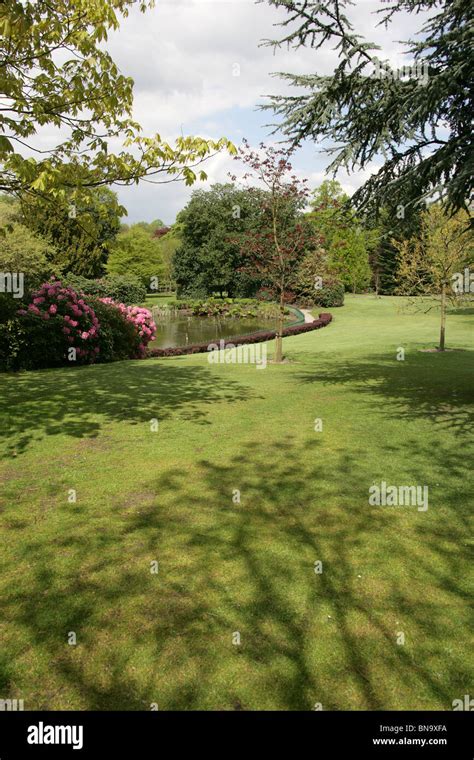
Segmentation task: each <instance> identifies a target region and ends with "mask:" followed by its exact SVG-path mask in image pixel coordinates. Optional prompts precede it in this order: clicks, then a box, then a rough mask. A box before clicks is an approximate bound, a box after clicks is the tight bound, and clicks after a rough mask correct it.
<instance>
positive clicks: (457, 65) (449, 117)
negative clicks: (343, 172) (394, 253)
mask: <svg viewBox="0 0 474 760" xmlns="http://www.w3.org/2000/svg"><path fill="white" fill-rule="evenodd" d="M268 2H269V4H270V5H272V6H276V7H277V8H279V9H280V8H282V9H284V10H285V11H286V12H287V14H288V16H287V17H286V18H285V20H284V21H283V22H282V23H281V25H282V26H284V27H285V30H287V33H286V34H285V35H284V37H283V38H282V39H280V40H276V41H270V40H269V41H267V44H269V45H272V46H280V45H283V44H285V45H288V46H294V47H295V48H298V47H301V46H310V47H312V48H314V49H315V50H316V51H318V50H326V49H327V48H329V49H334V50H336V51H337V54H338V64H337V66H336V69H335V71H334V73H333V74H332V75H329V76H326V75H322V74H320V73H319V74H308V75H303V74H298V75H297V74H281V76H282V77H284V78H285V79H286V80H288V81H289V82H290V83H291V85H294V86H296V87H297V88H300V91H301V89H303V90H306V92H303V93H302V94H296V95H295V94H294V93H293V92H292V93H291V95H280V96H274V97H272V99H271V100H272V102H271V104H270V105H266V106H264V107H267V108H273V109H274V111H275V112H276V113H277V114H278V115H280V116H282V117H283V124H282V125H281V128H282V129H283V131H284V133H285V134H286V135H287V136H288V137H289V139H290V140H291V142H292V144H299V143H301V141H303V140H304V139H307V138H311V139H313V140H314V141H315V142H316V143H317V144H320V143H321V141H322V140H324V139H328V140H329V141H330V144H329V145H328V148H327V149H328V151H329V152H330V153H331V154H333V155H334V158H333V160H332V163H331V166H330V169H331V170H334V171H336V170H337V169H338V168H340V167H343V168H346V169H348V170H353V169H354V168H361V169H364V168H366V167H368V166H369V165H370V164H371V163H372V162H373V161H374V159H376V158H377V159H381V160H382V162H383V163H382V167H381V168H380V169H379V170H378V172H377V173H376V174H374V175H372V176H371V177H370V178H369V179H368V180H367V182H366V183H365V184H364V185H363V186H362V187H361V188H360V189H359V190H358V191H357V192H356V193H355V195H354V196H353V200H354V202H355V203H356V204H357V206H358V207H363V206H366V205H369V204H372V205H375V206H377V205H384V204H386V203H391V202H393V201H394V199H397V203H400V204H404V205H406V206H407V205H408V204H412V205H414V204H415V203H416V202H419V201H420V199H423V198H424V197H426V196H427V195H430V194H431V193H432V192H433V190H435V189H437V188H440V189H441V190H442V192H443V194H444V195H445V196H446V200H447V203H448V206H449V208H450V210H455V209H459V208H462V207H464V206H465V204H466V202H467V199H468V198H469V197H470V194H471V192H472V187H473V179H472V178H473V171H472V166H473V164H472V161H473V157H472V126H471V119H472V112H473V103H472V86H471V78H472V69H473V63H474V45H473V44H472V29H471V27H472V2H471V1H470V0H456V1H455V2H453V1H451V0H439V2H435V1H434V0H394V2H391V3H390V4H389V5H388V6H387V5H386V4H385V3H384V2H382V1H381V2H380V8H379V10H378V14H379V17H378V18H379V19H380V23H384V24H385V25H386V27H387V28H390V22H391V21H392V19H393V18H394V16H396V14H397V13H399V12H408V13H410V14H411V19H412V24H413V26H415V24H416V21H417V20H418V18H423V12H426V11H429V12H431V13H430V15H429V17H428V19H427V20H425V21H424V22H423V23H421V24H420V23H419V28H418V30H417V34H416V36H415V37H414V38H412V39H409V40H407V41H406V43H405V53H407V54H408V55H409V56H410V58H411V61H410V63H411V66H409V67H407V66H405V67H404V68H403V70H396V69H394V68H392V67H391V66H390V65H389V63H388V61H380V60H379V59H378V57H377V54H378V51H379V50H380V48H379V46H377V45H375V44H373V43H371V42H370V41H368V40H366V39H364V36H363V35H361V34H357V33H356V31H355V29H354V26H353V23H352V22H351V20H350V19H349V17H348V15H347V14H348V13H350V6H353V5H354V3H353V2H352V1H351V0H327V1H326V2H324V3H321V2H320V1H319V0H268ZM354 17H355V18H357V16H356V14H354Z"/></svg>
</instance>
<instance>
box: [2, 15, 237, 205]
mask: <svg viewBox="0 0 474 760" xmlns="http://www.w3.org/2000/svg"><path fill="white" fill-rule="evenodd" d="M152 5H153V0H138V1H137V0H77V1H76V2H71V0H55V2H54V3H53V2H44V0H38V1H35V0H25V1H22V2H19V0H3V2H2V3H0V59H1V64H0V91H1V93H2V96H3V98H2V108H1V109H0V190H3V191H5V192H8V193H15V194H23V193H25V192H29V193H38V194H43V195H44V194H46V195H49V196H50V197H52V198H53V199H56V198H60V199H62V200H68V201H71V202H76V203H77V205H80V202H82V201H83V200H84V198H81V197H80V195H81V193H82V194H86V195H87V193H86V191H87V188H91V187H97V186H99V185H104V184H105V185H108V184H111V183H113V182H115V183H119V184H125V185H127V184H132V183H136V182H138V181H139V180H140V179H141V178H143V177H147V178H148V181H153V180H152V179H150V178H152V177H156V176H157V175H160V174H163V173H164V174H167V175H168V176H167V181H174V180H178V179H183V180H184V181H185V182H186V183H187V184H192V183H193V182H194V181H195V180H196V179H197V176H198V175H197V173H196V172H197V167H198V166H199V165H200V164H201V163H202V162H203V161H204V160H205V159H206V158H208V157H209V156H210V155H212V154H213V153H215V152H216V151H219V150H221V149H223V148H227V149H228V150H229V151H230V152H233V153H235V148H234V147H233V146H232V144H231V143H230V142H229V141H228V140H226V139H224V138H222V139H220V140H218V141H215V140H204V139H202V138H200V137H192V136H188V137H179V138H178V139H177V140H176V142H175V145H174V146H172V145H170V144H169V143H167V142H165V141H163V140H162V139H161V137H160V135H159V134H156V135H154V136H153V137H146V136H144V135H142V134H141V133H140V125H139V124H137V122H136V121H134V120H133V118H132V107H133V80H132V79H131V78H130V77H126V76H124V75H122V74H120V72H119V70H118V68H117V66H116V64H115V63H114V61H113V60H112V58H111V56H110V54H109V53H108V52H107V50H106V49H105V46H104V42H105V41H106V40H107V35H108V32H109V30H111V29H112V30H115V29H117V28H118V27H119V23H120V16H122V17H123V16H127V15H128V13H129V10H130V8H132V7H134V6H135V7H139V8H140V10H141V11H145V10H146V8H147V7H150V6H152ZM44 126H50V127H55V128H58V129H59V130H61V131H60V135H61V142H59V143H58V144H57V145H56V146H55V147H54V148H52V150H50V151H48V150H44V149H43V146H42V144H41V142H40V141H39V140H37V139H35V138H36V136H37V133H38V130H39V129H40V128H41V127H44ZM112 139H114V140H117V139H118V140H121V141H122V144H123V149H122V150H121V151H120V152H119V153H116V154H114V153H112V152H109V143H110V141H111V140H112ZM25 149H27V151H28V152H29V153H30V155H29V156H28V154H26V155H25ZM31 152H33V153H34V157H32V156H31ZM199 176H200V177H201V178H205V176H206V175H205V172H203V171H200V172H199ZM86 200H87V199H86Z"/></svg>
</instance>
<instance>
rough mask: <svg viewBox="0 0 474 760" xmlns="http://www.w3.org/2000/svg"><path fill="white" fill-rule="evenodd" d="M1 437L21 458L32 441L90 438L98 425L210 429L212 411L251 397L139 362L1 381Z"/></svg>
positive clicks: (199, 373)
mask: <svg viewBox="0 0 474 760" xmlns="http://www.w3.org/2000/svg"><path fill="white" fill-rule="evenodd" d="M0 383H1V387H2V393H1V398H0V417H1V418H2V420H3V424H2V431H1V434H0V436H1V437H2V438H3V439H4V440H5V439H6V441H7V446H8V448H7V452H10V453H11V452H12V451H15V452H16V453H17V454H18V453H21V452H23V451H24V450H25V449H26V448H27V447H28V445H29V444H30V443H31V441H32V440H34V439H40V440H41V439H42V438H44V437H46V436H54V435H64V434H67V435H69V436H71V437H73V438H95V437H97V436H98V435H99V433H100V430H101V428H102V427H103V425H106V424H108V423H110V422H115V421H119V422H123V421H129V422H130V424H131V425H137V424H140V423H141V422H145V421H149V420H150V419H152V418H154V417H156V418H158V419H160V420H163V419H166V418H168V417H170V416H171V415H178V416H182V417H184V418H185V419H186V420H189V421H191V422H194V423H197V424H201V425H204V424H207V421H206V409H205V407H206V406H208V405H209V404H214V403H217V402H229V403H232V402H233V401H240V400H245V399H247V398H248V397H249V394H250V391H249V389H248V388H247V387H244V386H243V385H241V384H239V383H238V382H236V381H235V380H233V379H230V378H228V377H226V378H223V377H222V376H218V375H217V374H216V373H214V374H213V373H211V371H210V370H209V369H208V368H206V367H200V366H189V364H188V365H187V366H186V363H185V362H184V361H183V362H182V363H181V362H179V361H178V362H177V363H173V365H171V364H170V363H168V362H166V361H163V362H158V361H156V362H154V363H153V364H151V363H146V364H144V363H142V362H139V361H130V362H117V363H114V364H108V365H96V366H88V367H78V368H75V369H59V370H58V369H55V370H46V371H39V372H28V373H20V374H18V375H4V376H2V377H1V378H0Z"/></svg>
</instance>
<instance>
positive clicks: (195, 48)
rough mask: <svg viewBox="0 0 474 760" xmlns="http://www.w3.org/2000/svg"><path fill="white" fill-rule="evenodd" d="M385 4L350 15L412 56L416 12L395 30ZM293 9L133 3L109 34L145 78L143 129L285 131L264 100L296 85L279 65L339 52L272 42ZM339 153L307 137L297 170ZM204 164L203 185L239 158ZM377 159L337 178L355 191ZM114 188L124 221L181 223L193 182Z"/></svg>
mask: <svg viewBox="0 0 474 760" xmlns="http://www.w3.org/2000/svg"><path fill="white" fill-rule="evenodd" d="M380 7H381V3H380V2H373V1H372V0H356V2H355V5H354V7H353V9H352V10H351V12H350V14H349V15H350V16H351V18H352V19H353V23H354V25H355V29H356V31H357V32H359V33H360V34H363V35H365V36H366V37H367V38H369V39H371V40H373V41H375V42H377V43H378V44H380V45H381V47H382V50H381V53H380V57H381V58H387V59H389V60H390V61H391V63H392V64H394V65H395V64H397V62H398V64H403V63H404V62H406V59H403V58H401V57H400V53H399V51H400V46H399V45H398V44H397V42H396V40H401V39H406V38H407V37H409V36H410V34H411V33H412V32H413V31H414V30H413V29H410V24H411V25H413V20H411V21H410V19H409V17H408V16H407V15H405V14H400V15H399V16H397V21H396V23H395V24H392V25H391V29H390V30H389V33H387V32H385V31H384V30H383V29H382V28H378V29H377V28H376V24H377V21H378V19H376V18H375V16H374V15H373V11H374V10H375V9H377V8H380ZM286 16H287V14H286V13H285V12H283V11H281V10H279V9H276V8H275V7H273V6H270V5H269V4H268V3H267V2H265V1H264V2H261V3H258V4H256V3H255V2H254V1H253V0H156V6H155V8H153V9H151V10H148V11H147V12H146V13H145V14H141V13H140V12H139V11H138V10H136V9H134V10H133V11H131V13H130V16H129V17H128V18H126V19H124V20H123V21H122V23H121V26H120V29H119V30H118V31H116V32H114V33H112V34H111V35H110V36H109V40H108V42H107V48H108V50H109V51H110V53H111V55H112V57H113V58H114V60H115V62H116V63H117V64H118V66H119V68H120V70H121V72H122V73H123V74H125V75H127V76H131V77H133V79H134V81H135V87H134V93H135V99H134V118H135V119H136V120H137V121H138V122H139V123H140V124H141V125H142V127H143V133H144V134H146V135H151V134H155V133H159V134H160V135H161V136H162V138H164V139H166V140H167V141H170V142H173V141H174V139H175V138H176V137H177V136H179V135H180V134H183V135H186V134H191V135H199V136H201V137H205V138H219V137H221V136H225V137H227V138H229V139H230V140H232V141H233V142H234V143H235V144H236V145H237V144H239V143H240V142H241V140H242V138H243V137H246V138H247V139H248V140H249V142H250V143H251V144H252V145H257V144H258V143H260V142H261V141H264V142H271V141H275V140H276V139H279V138H278V136H271V134H270V133H271V127H269V126H268V124H269V123H270V122H272V121H275V116H274V115H273V114H272V112H270V111H261V110H259V109H258V105H259V104H262V103H264V102H265V96H267V95H269V94H281V93H285V92H288V87H289V86H288V85H287V84H286V83H285V82H284V81H282V80H281V79H279V78H278V77H275V76H272V73H274V72H278V71H286V72H292V73H316V72H318V73H324V74H330V73H331V72H332V71H333V69H334V66H335V64H336V61H337V57H336V53H335V52H333V51H331V50H324V51H314V50H312V49H306V48H300V49H298V50H295V49H290V50H287V49H286V48H281V49H278V50H277V51H274V50H273V49H272V48H270V47H266V46H262V44H261V43H262V41H263V40H264V39H269V38H272V39H275V38H278V37H280V36H281V35H282V33H283V30H282V29H281V27H278V26H275V24H276V23H277V22H278V21H281V20H282V19H284V18H286ZM416 23H417V25H418V24H419V19H417V21H416ZM280 139H281V137H280ZM329 163H330V159H329V157H328V155H326V154H324V153H322V152H321V146H318V145H315V144H314V143H306V144H305V145H303V146H302V147H301V149H299V150H298V152H297V154H296V155H295V158H294V161H293V165H294V168H295V170H296V172H297V174H298V175H300V176H304V177H307V178H308V179H309V181H310V186H311V187H316V186H317V185H319V184H320V183H321V182H322V181H323V180H324V179H325V178H326V175H325V170H326V168H327V166H328V165H329ZM204 168H205V170H206V172H207V173H208V180H207V181H206V182H199V183H197V184H196V185H194V188H196V187H201V188H205V187H209V186H210V185H211V184H213V183H215V182H226V181H228V172H229V171H233V172H235V170H236V165H235V162H233V161H232V159H231V158H230V157H229V156H228V154H226V153H221V154H219V155H218V156H216V157H215V158H213V159H211V160H209V161H208V162H207V163H206V165H205V166H204ZM375 168H376V164H374V165H372V166H370V167H368V168H366V170H364V171H363V172H361V171H359V172H357V173H356V174H352V175H350V176H348V175H347V174H345V173H340V174H339V175H338V176H337V179H339V181H340V182H341V184H342V186H343V188H344V190H345V191H346V192H348V193H349V194H351V193H352V192H353V191H354V190H355V189H356V188H357V187H358V186H360V185H361V184H362V183H363V182H364V180H365V179H366V178H367V177H368V176H369V174H370V173H371V171H373V170H374V169H375ZM114 189H115V190H116V191H117V192H118V195H119V200H120V202H121V203H122V204H123V205H124V206H125V207H126V208H127V210H128V218H127V219H126V220H124V221H127V222H129V223H131V222H136V221H139V220H144V221H152V220H153V219H156V218H159V219H162V220H163V221H164V222H165V224H172V223H173V222H174V220H175V217H176V214H177V213H178V212H179V211H180V210H181V209H182V208H183V207H184V206H185V205H186V203H187V201H188V200H189V197H190V195H191V192H192V188H187V187H186V186H185V185H184V184H183V183H172V184H163V185H153V184H148V183H145V182H142V183H141V184H140V185H139V186H138V187H137V186H136V185H134V186H133V187H128V188H123V187H116V188H114Z"/></svg>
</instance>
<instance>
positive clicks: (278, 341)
mask: <svg viewBox="0 0 474 760" xmlns="http://www.w3.org/2000/svg"><path fill="white" fill-rule="evenodd" d="M284 319H285V302H284V296H283V293H281V294H280V312H279V314H278V326H277V333H276V335H275V363H276V364H281V362H282V361H283V324H284Z"/></svg>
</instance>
